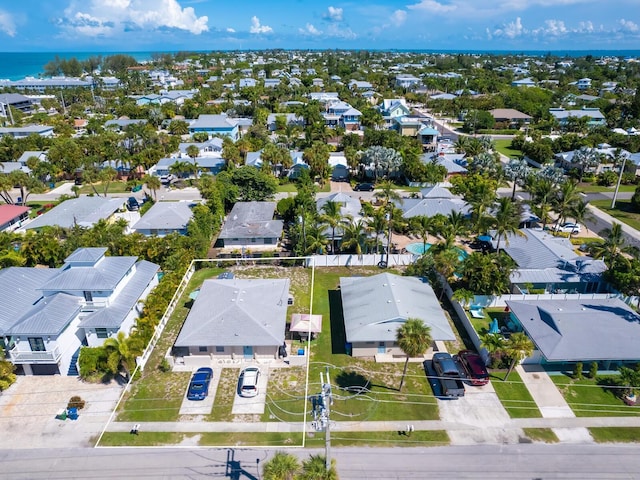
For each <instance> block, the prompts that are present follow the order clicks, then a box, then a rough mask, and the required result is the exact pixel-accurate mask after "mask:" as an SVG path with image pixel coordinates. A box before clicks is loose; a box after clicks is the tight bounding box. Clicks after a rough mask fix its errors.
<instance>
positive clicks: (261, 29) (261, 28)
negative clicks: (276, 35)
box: [249, 15, 273, 34]
mask: <svg viewBox="0 0 640 480" xmlns="http://www.w3.org/2000/svg"><path fill="white" fill-rule="evenodd" d="M249 31H250V32H251V33H257V34H260V33H272V32H273V28H271V27H270V26H268V25H260V19H259V18H258V17H256V16H255V15H254V16H253V17H251V28H250V29H249Z"/></svg>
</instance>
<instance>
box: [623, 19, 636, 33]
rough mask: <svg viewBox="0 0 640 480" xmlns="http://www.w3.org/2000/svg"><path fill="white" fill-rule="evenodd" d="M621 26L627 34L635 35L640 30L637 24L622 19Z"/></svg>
mask: <svg viewBox="0 0 640 480" xmlns="http://www.w3.org/2000/svg"><path fill="white" fill-rule="evenodd" d="M620 25H621V26H622V30H624V31H627V32H633V33H635V32H637V31H638V30H640V28H639V27H638V24H637V23H634V22H632V21H631V20H625V19H624V18H622V19H620Z"/></svg>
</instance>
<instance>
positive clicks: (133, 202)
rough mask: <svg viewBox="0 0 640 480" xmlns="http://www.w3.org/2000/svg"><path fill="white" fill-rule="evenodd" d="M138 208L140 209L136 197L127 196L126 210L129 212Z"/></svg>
mask: <svg viewBox="0 0 640 480" xmlns="http://www.w3.org/2000/svg"><path fill="white" fill-rule="evenodd" d="M138 209H140V204H139V203H138V200H137V199H136V197H129V198H128V199H127V210H129V211H130V212H133V211H135V210H138Z"/></svg>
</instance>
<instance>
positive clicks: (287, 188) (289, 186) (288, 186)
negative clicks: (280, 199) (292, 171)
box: [277, 183, 298, 193]
mask: <svg viewBox="0 0 640 480" xmlns="http://www.w3.org/2000/svg"><path fill="white" fill-rule="evenodd" d="M277 191H278V193H282V192H288V193H297V192H298V189H297V188H296V184H295V183H285V184H284V185H278V190H277Z"/></svg>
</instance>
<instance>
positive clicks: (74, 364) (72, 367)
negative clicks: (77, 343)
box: [67, 347, 82, 377]
mask: <svg viewBox="0 0 640 480" xmlns="http://www.w3.org/2000/svg"><path fill="white" fill-rule="evenodd" d="M81 348H82V347H78V349H77V350H76V351H75V353H74V354H73V356H72V357H71V363H70V364H69V371H68V372H67V376H68V377H77V376H78V375H79V374H80V373H79V372H78V357H79V356H80V349H81Z"/></svg>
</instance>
